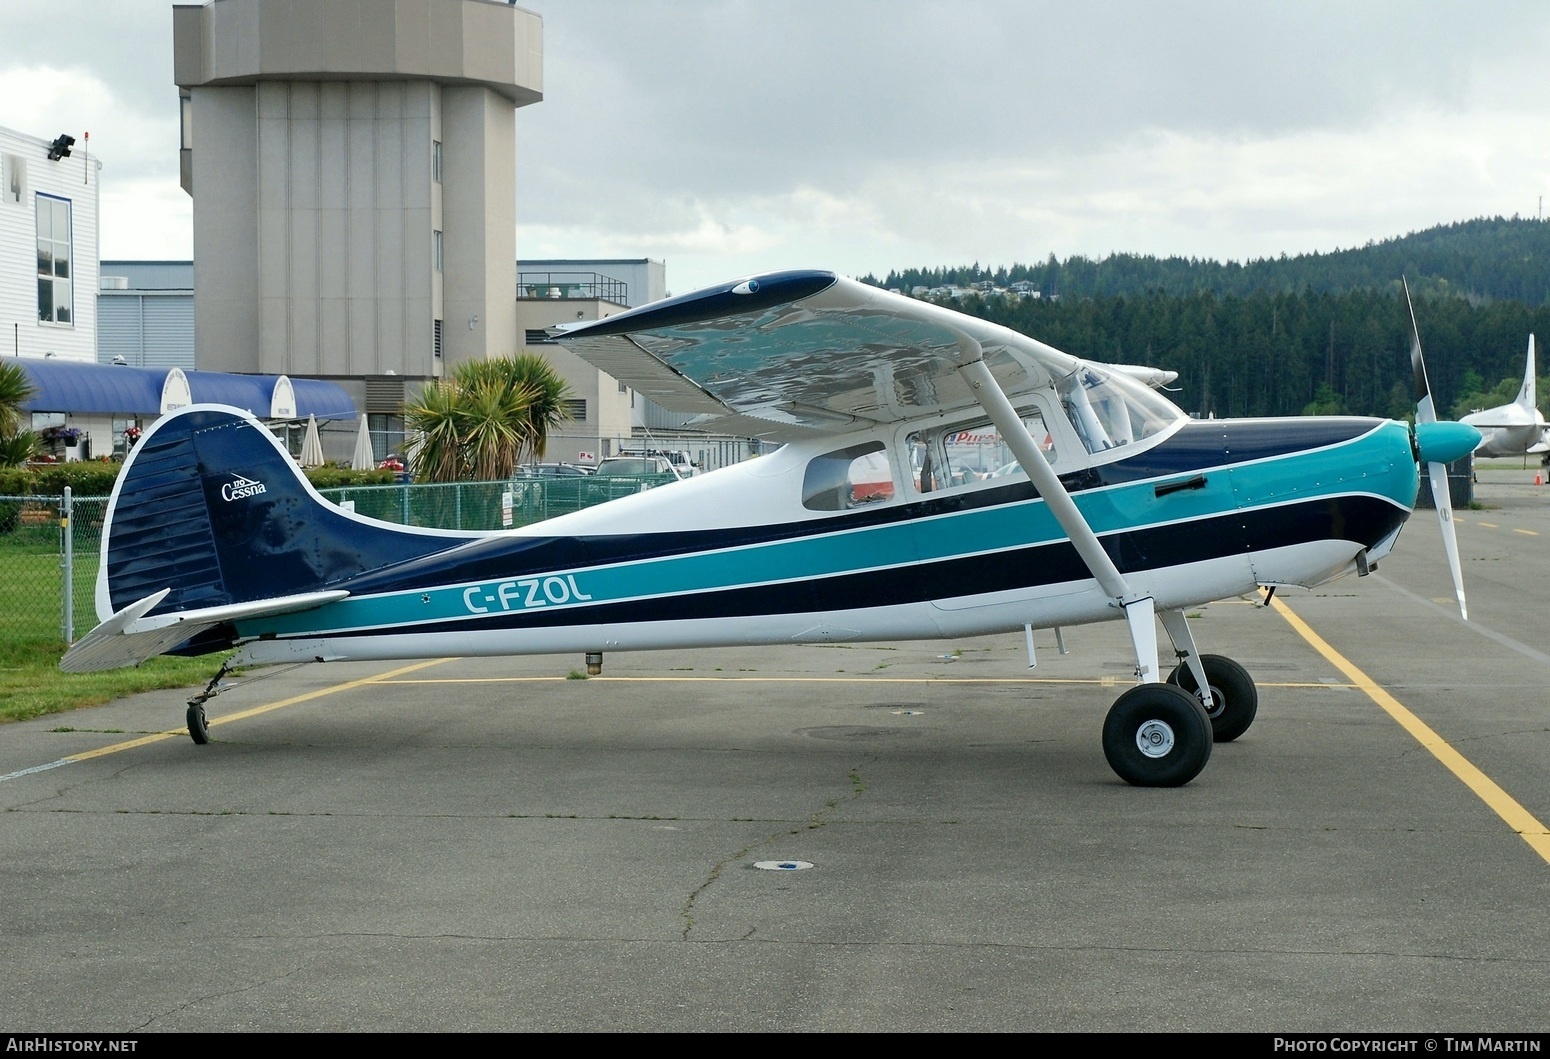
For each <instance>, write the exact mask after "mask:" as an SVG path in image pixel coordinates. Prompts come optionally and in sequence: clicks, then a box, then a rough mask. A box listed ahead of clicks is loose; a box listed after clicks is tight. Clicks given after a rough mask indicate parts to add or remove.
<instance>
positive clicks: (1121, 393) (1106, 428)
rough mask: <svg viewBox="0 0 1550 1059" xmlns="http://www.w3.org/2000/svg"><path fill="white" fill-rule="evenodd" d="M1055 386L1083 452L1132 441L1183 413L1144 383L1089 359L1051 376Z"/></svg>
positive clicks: (1172, 421) (1138, 439) (1163, 428)
mask: <svg viewBox="0 0 1550 1059" xmlns="http://www.w3.org/2000/svg"><path fill="white" fill-rule="evenodd" d="M1056 388H1057V389H1058V390H1059V392H1060V401H1061V405H1062V406H1063V407H1064V408H1065V410H1066V415H1067V416H1068V417H1069V418H1070V420H1071V425H1072V426H1074V427H1075V428H1076V433H1077V437H1079V438H1080V439H1081V441H1082V444H1083V445H1084V446H1086V448H1087V451H1088V452H1093V453H1097V452H1103V451H1105V450H1107V449H1113V448H1118V447H1119V446H1121V445H1130V444H1133V443H1135V442H1137V441H1140V440H1142V439H1143V438H1149V437H1151V436H1152V435H1153V434H1156V433H1159V432H1160V431H1163V430H1165V429H1167V428H1168V427H1169V426H1171V425H1173V424H1174V423H1175V422H1177V421H1178V420H1180V419H1182V418H1183V417H1184V413H1183V412H1181V411H1180V410H1179V408H1178V406H1177V405H1175V404H1174V403H1173V402H1172V401H1170V400H1168V399H1167V398H1166V397H1164V396H1163V395H1162V394H1160V393H1158V392H1157V391H1156V390H1154V389H1152V388H1151V387H1150V386H1147V385H1146V384H1145V383H1143V382H1140V381H1139V380H1136V379H1133V378H1131V377H1130V376H1128V375H1126V374H1124V373H1123V372H1111V371H1109V370H1107V369H1105V368H1101V367H1097V366H1095V365H1091V364H1083V365H1081V366H1080V367H1078V368H1077V370H1076V371H1074V372H1072V373H1071V374H1070V375H1067V376H1066V377H1065V378H1063V379H1059V380H1057V381H1056Z"/></svg>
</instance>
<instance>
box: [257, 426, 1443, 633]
mask: <svg viewBox="0 0 1550 1059" xmlns="http://www.w3.org/2000/svg"><path fill="white" fill-rule="evenodd" d="M1396 434H1397V438H1396ZM1396 440H1398V441H1399V442H1401V444H1400V445H1399V446H1396ZM1396 449H1397V451H1398V452H1400V453H1402V454H1403V455H1404V459H1405V464H1404V466H1406V467H1408V468H1409V470H1410V473H1409V475H1408V476H1407V475H1405V474H1403V473H1400V474H1396V473H1395V470H1396V467H1397V466H1398V464H1396V461H1395V453H1396ZM1408 453H1409V440H1408V433H1407V432H1406V428H1405V427H1404V426H1403V425H1402V424H1398V423H1390V424H1386V425H1385V426H1383V427H1381V428H1379V429H1378V430H1376V431H1374V432H1372V433H1370V434H1368V435H1366V436H1365V437H1362V438H1358V439H1356V440H1354V441H1351V442H1347V443H1345V444H1343V445H1340V446H1337V447H1334V448H1331V449H1327V450H1319V451H1314V452H1308V453H1302V454H1299V455H1295V456H1290V457H1279V458H1276V459H1271V460H1265V461H1261V462H1259V463H1253V464H1241V465H1236V466H1232V467H1230V468H1226V467H1224V468H1221V469H1218V470H1206V471H1205V472H1204V477H1205V480H1206V483H1205V485H1204V486H1203V487H1202V488H1199V489H1186V490H1180V491H1178V492H1174V493H1169V494H1167V495H1166V496H1163V497H1161V498H1159V497H1158V496H1157V495H1156V493H1155V488H1156V486H1158V485H1159V484H1166V483H1167V482H1170V481H1175V480H1179V481H1182V480H1185V479H1188V478H1192V477H1194V475H1195V473H1196V472H1189V473H1186V474H1179V475H1175V476H1165V477H1162V478H1154V479H1148V480H1147V481H1144V482H1138V483H1132V484H1127V485H1123V486H1115V487H1111V488H1106V489H1095V490H1087V491H1084V492H1081V493H1077V494H1075V496H1074V499H1075V501H1076V503H1077V507H1078V508H1079V509H1080V510H1081V512H1082V515H1083V517H1084V518H1086V520H1087V522H1088V524H1089V525H1090V526H1092V528H1093V530H1094V532H1095V533H1097V534H1099V535H1100V536H1102V535H1104V534H1107V533H1114V532H1119V531H1134V530H1139V529H1145V528H1147V527H1148V526H1155V525H1158V524H1162V523H1169V522H1183V521H1191V520H1197V519H1205V518H1211V517H1214V516H1218V515H1221V514H1223V513H1226V512H1231V511H1234V510H1237V509H1239V508H1240V507H1242V506H1258V505H1268V504H1278V503H1289V502H1293V501H1301V500H1308V499H1312V498H1318V497H1325V496H1335V495H1339V494H1345V493H1350V492H1353V491H1356V492H1369V493H1375V494H1377V495H1381V496H1385V497H1386V498H1388V499H1389V500H1391V501H1393V502H1394V503H1395V504H1396V505H1398V506H1401V507H1406V508H1408V507H1410V506H1411V505H1412V504H1413V503H1414V500H1415V483H1416V477H1415V468H1414V464H1413V463H1412V462H1410V461H1409V459H1408ZM1407 483H1408V484H1407ZM1064 539H1065V533H1064V531H1062V530H1061V528H1060V526H1059V524H1058V523H1057V522H1056V521H1055V518H1054V516H1053V515H1052V514H1051V513H1050V511H1049V508H1048V506H1047V505H1046V504H1045V503H1044V502H1043V501H1041V500H1030V501H1024V502H1020V503H1016V504H1008V505H1002V506H999V507H993V508H980V509H975V510H970V511H965V512H961V513H956V514H951V515H941V516H936V517H932V518H925V519H914V520H910V521H906V522H899V523H890V524H887V525H882V526H874V527H868V528H865V529H858V530H851V531H841V532H829V533H821V534H816V535H814V536H811V537H802V538H798V539H795V540H782V541H772V542H770V543H767V544H759V545H753V546H749V547H745V548H739V549H733V550H728V551H722V552H697V553H693V554H689V555H674V556H667V557H664V558H661V559H649V560H641V561H637V562H631V563H621V564H618V565H614V566H609V567H603V568H597V569H579V570H575V571H562V572H559V573H560V577H559V578H555V577H548V578H547V580H548V584H547V586H546V585H545V580H546V578H545V576H539V577H535V578H524V579H521V580H520V581H516V582H499V581H488V582H481V583H480V584H479V585H478V586H475V588H474V591H473V592H472V597H473V601H474V604H475V606H483V607H487V608H488V609H489V612H490V613H492V614H494V613H504V612H505V610H506V609H510V610H527V609H531V605H532V604H536V605H538V606H543V607H554V606H567V605H577V604H599V603H613V602H619V601H623V600H628V599H638V598H642V597H652V596H660V595H665V594H672V593H683V592H709V591H716V590H721V589H728V588H741V587H746V586H749V585H755V584H767V583H771V582H781V581H793V580H803V579H809V578H822V577H828V576H834V575H840V574H850V573H857V572H861V571H867V570H877V569H884V568H888V567H897V566H906V565H909V564H913V563H917V562H922V561H926V562H929V561H934V560H940V559H949V558H954V557H959V556H963V555H966V554H973V553H983V552H994V551H1002V550H1009V549H1013V548H1022V547H1028V546H1029V545H1038V544H1043V543H1047V542H1051V541H1059V540H1064ZM566 578H569V579H568V580H567V579H566ZM502 584H505V585H506V589H505V591H504V601H505V606H504V607H503V605H502V595H503V593H502V591H501V589H500V587H499V586H501V585H502ZM572 586H574V589H575V590H576V591H577V592H579V593H581V594H584V595H585V596H587V597H590V598H587V599H578V598H576V597H575V596H574V595H573V594H572ZM545 587H547V588H548V589H549V592H548V593H547V594H546V593H545V591H544V589H545ZM468 596H469V593H468V586H457V587H446V588H430V589H426V590H423V591H419V592H395V593H388V594H384V595H380V596H365V597H359V598H350V599H344V600H341V601H340V602H338V603H334V604H330V605H329V606H327V607H324V608H320V609H318V610H315V611H309V612H305V613H301V614H293V615H283V616H280V617H278V618H269V619H265V620H263V621H262V622H261V623H258V622H253V623H246V624H244V625H242V626H239V629H240V631H241V632H242V633H243V634H244V635H252V634H254V633H256V632H257V631H258V630H259V628H260V627H261V628H262V630H263V631H265V632H274V633H276V634H278V635H282V636H288V635H296V634H300V633H312V632H319V631H320V630H341V631H342V630H346V629H358V628H364V627H373V626H390V625H405V624H414V623H418V622H438V621H446V620H452V619H465V618H468V617H470V616H471V614H472V613H475V612H474V611H471V609H470V607H469V605H468V603H467V602H466V599H467V598H468Z"/></svg>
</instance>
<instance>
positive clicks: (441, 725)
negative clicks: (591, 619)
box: [0, 467, 1550, 1036]
mask: <svg viewBox="0 0 1550 1059" xmlns="http://www.w3.org/2000/svg"><path fill="white" fill-rule="evenodd" d="M1533 476H1534V469H1533V468H1532V467H1529V468H1527V469H1522V470H1519V469H1516V468H1514V469H1511V470H1504V471H1482V472H1481V482H1480V484H1479V485H1478V486H1477V489H1476V499H1477V502H1478V503H1479V505H1480V506H1479V508H1478V509H1473V510H1467V511H1460V512H1458V516H1457V517H1458V527H1457V528H1458V536H1459V542H1460V551H1461V554H1462V556H1463V568H1464V574H1465V578H1466V586H1467V588H1468V592H1469V609H1470V618H1471V621H1470V622H1469V623H1468V624H1466V623H1464V622H1463V621H1461V620H1460V619H1459V617H1458V614H1457V608H1456V605H1455V604H1454V602H1453V594H1452V589H1451V587H1450V583H1449V581H1448V575H1447V570H1446V565H1445V563H1444V560H1443V558H1442V549H1441V543H1440V535H1439V532H1438V527H1437V524H1436V520H1435V517H1434V514H1433V513H1432V512H1431V511H1427V510H1422V511H1418V512H1417V513H1416V516H1415V517H1414V518H1412V520H1411V521H1410V523H1409V524H1408V525H1407V527H1406V528H1405V531H1404V533H1403V534H1402V535H1401V539H1400V541H1399V545H1398V547H1397V549H1396V551H1395V553H1394V555H1392V556H1391V557H1389V558H1388V559H1386V560H1384V561H1383V562H1382V563H1381V564H1380V568H1379V569H1378V570H1377V571H1376V572H1374V573H1373V574H1372V575H1370V576H1368V577H1365V578H1356V577H1351V578H1347V579H1344V580H1341V581H1337V582H1334V583H1332V584H1329V585H1326V586H1324V587H1323V588H1320V589H1318V590H1315V591H1311V592H1308V591H1283V592H1281V593H1279V594H1277V596H1276V597H1275V601H1274V603H1273V604H1272V605H1271V606H1269V607H1266V606H1262V605H1257V601H1255V600H1252V599H1243V600H1230V601H1225V602H1220V603H1214V604H1212V605H1210V606H1208V607H1204V608H1201V609H1200V610H1199V612H1198V616H1196V617H1195V620H1194V621H1193V623H1192V625H1193V628H1194V630H1195V636H1196V639H1197V641H1198V642H1199V644H1200V646H1201V649H1202V650H1203V651H1207V652H1212V653H1218V654H1225V655H1229V656H1231V657H1233V658H1236V659H1237V660H1238V661H1240V662H1241V663H1243V664H1244V665H1245V666H1246V667H1247V668H1248V669H1249V671H1250V672H1251V673H1252V674H1253V675H1254V677H1255V678H1256V680H1257V681H1258V682H1259V686H1260V710H1259V717H1258V720H1257V721H1256V722H1255V724H1254V726H1253V728H1251V729H1250V730H1249V732H1248V733H1247V734H1245V735H1244V736H1243V737H1242V738H1241V739H1239V740H1237V741H1236V742H1233V743H1227V744H1220V745H1218V746H1217V747H1216V748H1215V750H1214V752H1213V755H1212V759H1211V761H1210V763H1209V764H1208V765H1207V766H1206V769H1205V771H1204V772H1203V773H1202V774H1201V775H1200V776H1199V777H1198V778H1197V779H1196V780H1195V781H1194V782H1192V783H1191V784H1189V785H1188V786H1185V787H1182V788H1177V789H1140V788H1134V787H1129V786H1127V785H1125V784H1124V783H1122V782H1121V781H1120V780H1118V779H1117V778H1116V777H1115V776H1114V774H1113V773H1112V772H1111V771H1110V770H1109V768H1108V766H1107V764H1106V763H1105V761H1104V757H1103V752H1102V749H1101V745H1100V731H1101V726H1102V723H1103V718H1104V714H1105V712H1106V711H1107V710H1108V708H1109V705H1110V703H1111V702H1112V701H1113V700H1114V698H1115V697H1116V696H1117V695H1118V694H1119V693H1120V692H1121V691H1122V690H1124V688H1125V687H1126V686H1128V683H1129V678H1130V672H1131V668H1132V662H1131V661H1127V658H1128V657H1129V654H1130V647H1129V642H1128V638H1127V637H1126V635H1125V632H1124V629H1123V627H1122V626H1120V625H1117V624H1114V625H1107V626H1098V627H1084V628H1075V629H1069V630H1066V632H1065V642H1066V645H1067V647H1068V648H1069V653H1068V654H1064V655H1062V654H1060V653H1059V652H1058V651H1057V650H1056V646H1055V640H1054V636H1053V634H1052V633H1049V632H1042V633H1040V634H1039V635H1038V639H1037V645H1038V667H1037V668H1036V669H1034V670H1032V671H1030V670H1029V669H1028V668H1027V658H1026V653H1025V650H1024V645H1023V641H1022V637H1021V635H1020V634H1013V635H1006V636H996V637H987V638H983V639H970V640H963V641H947V642H932V643H890V644H876V645H865V646H854V647H814V646H791V647H782V648H760V649H746V650H719V651H705V652H692V653H691V652H681V653H679V652H674V653H652V654H638V655H610V656H608V657H607V658H605V661H604V675H603V676H602V677H601V678H593V679H587V680H582V679H570V677H571V675H572V674H573V673H576V671H579V670H581V669H582V668H583V660H582V659H581V658H579V657H578V658H569V657H565V658H561V657H544V658H526V659H521V658H518V659H473V660H457V659H450V660H443V661H439V662H433V663H418V664H413V663H411V664H370V665H367V664H340V665H328V666H307V667H303V668H300V669H295V670H290V671H287V672H283V673H276V674H270V675H266V676H265V678H264V679H261V680H256V681H251V682H247V683H241V684H239V685H237V686H235V687H232V688H230V689H229V690H227V691H225V692H224V693H222V694H221V695H219V696H217V697H216V698H214V699H212V700H211V702H210V703H209V706H208V711H209V716H210V720H211V722H212V728H211V742H210V743H209V744H208V745H206V746H196V745H194V744H193V742H192V741H191V740H190V739H189V738H188V736H187V734H186V732H185V731H184V728H183V713H184V703H185V701H186V699H187V698H188V695H189V694H190V693H189V692H157V693H153V694H146V695H138V696H134V697H132V698H127V699H123V700H120V701H117V702H114V703H111V704H109V705H107V706H102V707H98V708H95V709H90V710H83V711H79V712H77V713H73V714H69V715H64V716H59V715H56V716H52V717H45V718H41V719H38V720H35V721H30V722H25V723H20V724H12V725H7V726H5V727H3V728H0V807H3V812H0V864H3V868H0V871H3V879H4V906H3V910H0V968H3V973H0V1034H5V1033H27V1034H42V1033H50V1032H95V1033H110V1034H122V1035H126V1036H127V1035H138V1034H144V1033H152V1032H164V1031H165V1032H174V1031H222V1032H226V1031H341V1030H348V1031H368V1032H370V1031H644V1032H655V1031H781V1032H792V1031H950V1030H957V1031H962V1030H982V1031H1151V1032H1156V1031H1163V1032H1169V1031H1173V1032H1221V1031H1245V1032H1251V1033H1326V1032H1333V1033H1347V1034H1349V1033H1360V1032H1383V1033H1426V1032H1434V1033H1437V1032H1448V1033H1467V1034H1474V1033H1484V1032H1498V1033H1520V1034H1521V1033H1529V1034H1538V1033H1543V1032H1545V1031H1546V1030H1550V1013H1547V1005H1550V990H1547V988H1546V983H1547V981H1550V914H1547V909H1550V833H1547V831H1546V827H1545V822H1546V821H1550V769H1547V765H1550V694H1547V692H1546V684H1547V681H1550V648H1547V646H1546V644H1545V638H1544V636H1543V632H1544V630H1545V628H1546V625H1547V622H1546V618H1547V615H1550V552H1547V548H1550V487H1545V486H1534V485H1532V484H1531V483H1532V480H1533ZM1299 626H1301V627H1303V628H1306V629H1307V630H1308V633H1309V634H1311V635H1312V636H1313V637H1314V638H1315V639H1316V640H1318V641H1320V642H1321V643H1322V644H1323V647H1322V648H1321V647H1320V646H1318V644H1316V643H1315V642H1313V641H1311V640H1310V639H1309V638H1308V635H1305V634H1304V633H1303V632H1302V631H1299ZM1164 643H1166V638H1164Z"/></svg>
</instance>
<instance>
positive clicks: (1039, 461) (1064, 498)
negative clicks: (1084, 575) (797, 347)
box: [957, 331, 1161, 684]
mask: <svg viewBox="0 0 1550 1059" xmlns="http://www.w3.org/2000/svg"><path fill="white" fill-rule="evenodd" d="M957 336H958V349H959V351H960V354H961V357H962V359H961V362H960V363H959V365H958V372H959V374H961V375H962V376H963V377H964V379H965V381H967V382H968V384H969V387H970V388H971V389H972V390H973V391H974V399H975V400H976V401H978V402H979V406H980V407H981V408H983V409H984V410H985V414H986V415H987V416H989V417H990V421H991V422H992V423H994V424H995V425H996V429H997V430H998V431H1000V433H1001V438H1002V440H1003V441H1005V442H1006V446H1007V448H1009V449H1010V450H1011V451H1012V455H1013V456H1015V457H1016V458H1017V463H1018V465H1019V466H1021V467H1022V469H1023V470H1024V471H1025V472H1026V473H1027V475H1028V480H1029V481H1030V482H1032V483H1033V485H1034V488H1036V489H1038V491H1039V495H1040V496H1042V497H1043V498H1044V502H1045V503H1046V504H1048V505H1049V509H1050V513H1051V514H1053V515H1054V516H1055V520H1056V521H1057V522H1059V523H1060V528H1061V529H1063V530H1065V531H1066V536H1067V537H1070V538H1071V544H1072V546H1073V547H1075V548H1076V552H1077V554H1078V555H1080V556H1081V557H1082V562H1084V563H1086V564H1087V569H1088V571H1089V572H1091V573H1092V575H1093V577H1095V578H1096V579H1097V581H1098V586H1099V587H1100V588H1102V589H1103V591H1104V593H1105V594H1106V595H1108V596H1110V597H1112V598H1113V599H1114V601H1115V602H1116V603H1117V604H1118V605H1119V606H1120V607H1122V608H1124V611H1125V621H1126V622H1127V624H1129V626H1130V640H1131V642H1132V643H1133V644H1134V645H1135V648H1136V679H1137V681H1138V682H1139V683H1142V684H1148V683H1152V682H1155V681H1157V680H1159V679H1161V678H1160V677H1159V676H1158V667H1157V622H1156V616H1155V611H1156V609H1155V607H1154V606H1153V603H1152V597H1151V596H1146V595H1142V594H1140V593H1138V592H1136V591H1135V590H1133V589H1132V588H1131V587H1130V585H1129V584H1128V583H1127V582H1126V581H1125V575H1123V574H1121V573H1120V572H1119V567H1117V566H1115V565H1114V560H1112V559H1110V558H1109V553H1108V552H1106V551H1104V550H1103V545H1102V544H1101V543H1099V541H1098V535H1097V534H1096V533H1094V532H1093V529H1092V527H1091V526H1089V525H1088V524H1087V519H1085V518H1083V517H1082V512H1081V511H1080V510H1079V509H1078V508H1077V506H1076V501H1074V500H1072V499H1071V494H1070V493H1068V492H1066V489H1065V486H1063V485H1061V484H1060V479H1059V478H1058V477H1057V476H1056V474H1055V472H1054V470H1053V469H1051V467H1050V465H1049V461H1048V460H1046V459H1045V458H1044V453H1043V452H1042V451H1040V449H1039V446H1038V444H1037V443H1036V442H1035V441H1034V440H1033V435H1031V434H1029V433H1028V428H1027V427H1026V426H1024V425H1023V420H1022V417H1021V416H1019V415H1018V414H1017V410H1016V409H1015V408H1013V407H1012V402H1011V401H1009V400H1007V396H1006V394H1005V393H1003V392H1002V390H1001V387H1000V386H999V385H997V383H996V379H995V376H994V375H992V374H991V372H990V369H989V368H988V367H986V366H985V351H984V349H983V348H982V347H981V346H980V344H979V343H978V342H976V341H975V340H974V339H973V338H971V337H969V336H968V335H966V334H964V333H963V332H961V331H959V332H957Z"/></svg>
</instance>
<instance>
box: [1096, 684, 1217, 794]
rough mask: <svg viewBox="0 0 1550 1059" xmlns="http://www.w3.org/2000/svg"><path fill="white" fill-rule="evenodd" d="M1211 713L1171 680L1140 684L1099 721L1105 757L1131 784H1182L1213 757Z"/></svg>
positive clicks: (1138, 785)
mask: <svg viewBox="0 0 1550 1059" xmlns="http://www.w3.org/2000/svg"><path fill="white" fill-rule="evenodd" d="M1211 741H1212V740H1211V718H1209V717H1207V716H1206V711H1205V707H1204V706H1202V705H1201V704H1200V699H1199V698H1197V697H1196V696H1195V695H1193V694H1192V693H1190V692H1187V691H1185V690H1184V689H1183V688H1179V687H1175V686H1174V685H1172V684H1138V685H1137V686H1135V687H1133V688H1131V689H1130V690H1129V691H1127V692H1125V694H1123V695H1121V696H1120V697H1119V698H1118V699H1116V700H1115V702H1114V705H1113V706H1111V707H1110V708H1109V715H1108V717H1107V718H1106V719H1105V720H1104V722H1103V756H1104V757H1106V758H1108V760H1109V767H1110V768H1112V769H1113V770H1114V772H1115V773H1116V774H1117V775H1118V776H1119V778H1120V779H1122V780H1124V781H1125V782H1126V783H1128V784H1131V785H1132V786H1135V787H1181V786H1183V785H1184V784H1186V783H1188V782H1189V781H1190V780H1192V779H1194V778H1195V777H1196V776H1198V775H1200V770H1201V769H1203V768H1205V767H1206V762H1207V761H1209V760H1211Z"/></svg>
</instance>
